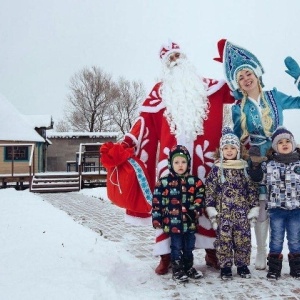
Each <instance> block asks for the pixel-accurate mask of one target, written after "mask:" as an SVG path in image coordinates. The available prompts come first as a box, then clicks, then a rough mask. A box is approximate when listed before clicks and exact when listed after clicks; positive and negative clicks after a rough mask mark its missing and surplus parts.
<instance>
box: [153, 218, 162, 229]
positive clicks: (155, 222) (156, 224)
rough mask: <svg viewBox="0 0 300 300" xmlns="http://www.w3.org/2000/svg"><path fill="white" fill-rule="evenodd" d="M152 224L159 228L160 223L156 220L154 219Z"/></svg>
mask: <svg viewBox="0 0 300 300" xmlns="http://www.w3.org/2000/svg"><path fill="white" fill-rule="evenodd" d="M152 225H153V227H154V228H161V224H160V223H159V222H158V221H157V220H154V221H153V222H152Z"/></svg>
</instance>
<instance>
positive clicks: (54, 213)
mask: <svg viewBox="0 0 300 300" xmlns="http://www.w3.org/2000/svg"><path fill="white" fill-rule="evenodd" d="M99 198H101V199H99ZM122 215H123V210H122V209H120V208H118V207H115V206H114V205H112V204H111V203H110V202H109V200H107V197H106V189H105V188H94V189H84V190H81V191H80V192H78V193H65V194H44V195H43V194H33V193H30V192H29V191H28V190H25V191H16V190H15V189H13V188H7V189H0V299H4V300H19V299H20V300H21V299H22V300H29V299H30V300H33V299H37V300H40V299H49V300H50V299H51V300H52V299H56V300H76V299H82V300H90V299H91V300H98V299H120V300H122V299H146V300H147V299H175V300H179V299H271V298H272V299H300V288H298V286H299V281H297V280H295V279H293V278H291V277H290V276H289V275H288V273H289V267H288V262H287V258H286V256H287V255H286V254H287V248H286V245H285V249H284V256H285V259H284V267H283V272H282V273H283V276H282V279H280V280H278V281H271V282H270V281H268V280H267V279H266V278H265V276H266V272H265V271H256V270H255V269H254V265H253V260H252V263H251V266H250V270H251V271H252V278H251V279H241V278H239V277H237V276H236V275H235V276H234V279H233V280H232V281H230V282H223V281H221V280H220V278H219V272H216V271H214V270H212V269H210V268H207V267H206V266H205V264H204V250H201V249H198V250H195V266H196V268H198V269H200V270H201V271H202V272H203V273H204V278H203V279H201V280H200V281H199V282H196V283H195V282H189V283H188V284H185V285H178V284H175V283H174V281H173V280H172V279H171V275H170V274H168V275H164V276H157V275H156V274H155V273H154V268H155V266H156V264H157V262H158V258H156V257H153V256H152V253H151V248H152V242H154V231H153V229H152V228H137V227H135V228H131V227H130V226H128V225H125V223H124V221H123V217H122ZM83 225H84V226H83ZM152 235H153V240H152ZM255 250H256V249H255V247H253V253H252V257H254V255H255ZM143 254H144V255H143Z"/></svg>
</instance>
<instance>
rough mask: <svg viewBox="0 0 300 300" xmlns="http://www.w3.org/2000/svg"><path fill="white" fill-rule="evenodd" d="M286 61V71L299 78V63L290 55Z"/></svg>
mask: <svg viewBox="0 0 300 300" xmlns="http://www.w3.org/2000/svg"><path fill="white" fill-rule="evenodd" d="M284 63H285V65H286V67H287V68H288V70H285V72H286V73H287V74H289V75H290V76H292V77H293V78H294V79H295V80H297V79H298V78H299V76H300V67H299V65H298V63H297V62H296V61H295V60H294V59H293V58H292V57H290V56H288V57H286V58H285V60H284Z"/></svg>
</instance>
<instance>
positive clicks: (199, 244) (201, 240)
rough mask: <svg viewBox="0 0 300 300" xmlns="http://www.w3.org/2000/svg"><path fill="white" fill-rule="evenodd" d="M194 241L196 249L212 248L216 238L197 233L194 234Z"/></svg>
mask: <svg viewBox="0 0 300 300" xmlns="http://www.w3.org/2000/svg"><path fill="white" fill-rule="evenodd" d="M195 237H196V242H195V248H197V249H214V248H215V247H214V241H215V240H216V238H211V237H207V236H204V235H201V234H199V233H196V234H195Z"/></svg>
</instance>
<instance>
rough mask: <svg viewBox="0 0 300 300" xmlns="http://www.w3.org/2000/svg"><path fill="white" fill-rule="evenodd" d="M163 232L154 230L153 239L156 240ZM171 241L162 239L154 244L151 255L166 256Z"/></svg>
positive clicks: (169, 250)
mask: <svg viewBox="0 0 300 300" xmlns="http://www.w3.org/2000/svg"><path fill="white" fill-rule="evenodd" d="M163 233H164V232H163V230H162V229H156V230H155V237H156V238H157V237H158V236H160V235H162V234H163ZM170 245H171V239H170V238H166V239H163V240H161V241H159V242H157V243H155V245H154V246H153V255H154V256H158V255H164V254H168V253H170V252H171V248H170Z"/></svg>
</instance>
